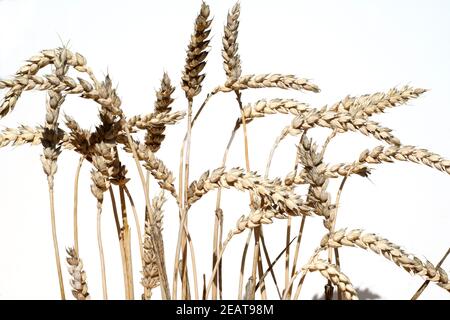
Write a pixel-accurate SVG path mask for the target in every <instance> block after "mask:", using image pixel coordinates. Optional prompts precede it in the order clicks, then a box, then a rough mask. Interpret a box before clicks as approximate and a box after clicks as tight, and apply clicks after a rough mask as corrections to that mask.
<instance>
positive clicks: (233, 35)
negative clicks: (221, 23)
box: [222, 2, 242, 86]
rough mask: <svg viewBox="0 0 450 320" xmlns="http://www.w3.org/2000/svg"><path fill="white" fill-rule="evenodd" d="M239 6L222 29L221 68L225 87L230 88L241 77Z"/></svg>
mask: <svg viewBox="0 0 450 320" xmlns="http://www.w3.org/2000/svg"><path fill="white" fill-rule="evenodd" d="M239 15H240V4H239V2H237V3H236V4H235V5H234V6H233V8H232V9H231V11H230V12H228V16H227V24H226V25H225V27H224V30H223V31H224V36H223V38H222V44H223V48H222V57H223V68H224V70H225V74H226V75H227V81H226V83H225V85H226V86H231V85H232V84H233V83H234V82H236V81H237V79H238V78H239V77H240V76H241V72H242V71H241V59H240V57H239V53H238V48H239V46H238V43H237V37H238V28H239Z"/></svg>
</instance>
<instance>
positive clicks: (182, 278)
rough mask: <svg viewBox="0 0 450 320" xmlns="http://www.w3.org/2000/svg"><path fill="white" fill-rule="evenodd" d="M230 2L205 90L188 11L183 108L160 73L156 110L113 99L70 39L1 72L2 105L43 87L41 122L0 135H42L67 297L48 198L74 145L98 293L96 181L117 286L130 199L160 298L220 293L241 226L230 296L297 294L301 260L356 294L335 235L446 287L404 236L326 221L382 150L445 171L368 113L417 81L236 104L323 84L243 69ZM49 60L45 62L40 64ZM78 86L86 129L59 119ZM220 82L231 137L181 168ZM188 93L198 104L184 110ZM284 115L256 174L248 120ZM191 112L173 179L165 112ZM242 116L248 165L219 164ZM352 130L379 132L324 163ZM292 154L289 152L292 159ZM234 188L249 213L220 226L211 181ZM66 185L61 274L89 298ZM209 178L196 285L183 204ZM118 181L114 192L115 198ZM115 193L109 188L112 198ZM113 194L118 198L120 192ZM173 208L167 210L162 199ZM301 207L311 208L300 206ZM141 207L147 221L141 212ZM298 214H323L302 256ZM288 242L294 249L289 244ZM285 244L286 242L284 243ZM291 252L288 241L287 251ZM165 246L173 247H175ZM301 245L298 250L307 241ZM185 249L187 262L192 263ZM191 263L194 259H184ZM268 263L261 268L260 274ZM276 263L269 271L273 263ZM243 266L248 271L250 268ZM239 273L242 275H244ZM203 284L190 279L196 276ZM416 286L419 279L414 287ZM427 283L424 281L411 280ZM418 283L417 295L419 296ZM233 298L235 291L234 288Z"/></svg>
mask: <svg viewBox="0 0 450 320" xmlns="http://www.w3.org/2000/svg"><path fill="white" fill-rule="evenodd" d="M239 14H240V7H239V4H236V5H235V6H234V7H233V8H232V9H231V11H230V12H229V13H228V17H227V22H226V25H225V27H224V35H223V39H222V43H223V49H222V57H223V66H224V70H225V74H226V81H225V82H224V83H223V84H221V85H219V86H217V87H215V89H214V90H212V91H211V92H209V93H207V94H206V95H205V98H204V100H203V101H199V100H198V96H199V94H200V93H201V91H202V83H203V81H204V78H205V74H203V73H202V70H203V68H204V67H205V65H206V58H207V56H208V47H209V41H210V40H209V39H210V31H211V29H210V25H211V21H212V19H211V18H210V10H209V7H208V5H206V4H205V3H203V4H202V5H201V8H200V12H199V14H198V16H197V18H196V20H195V29H194V32H193V34H192V36H191V39H190V42H189V45H188V47H187V57H186V63H185V68H184V70H183V74H182V79H181V89H182V90H183V91H184V93H185V96H186V99H187V111H186V112H184V111H173V110H172V108H171V105H172V102H173V98H172V95H173V93H174V90H175V87H174V86H173V85H172V82H171V80H170V78H169V75H167V74H166V73H164V75H163V77H162V80H161V86H160V88H159V90H157V92H156V98H155V104H154V109H153V112H151V113H149V114H142V115H136V116H133V117H127V116H126V115H125V114H124V113H123V111H122V109H121V100H120V98H119V96H118V94H117V92H116V89H115V88H114V87H113V83H112V81H111V79H110V77H109V76H108V75H107V76H106V77H105V79H103V80H99V79H97V77H96V76H95V75H94V73H93V72H92V70H91V69H90V68H89V67H88V65H87V62H86V59H85V58H84V57H83V56H82V55H81V54H79V53H74V52H71V51H70V50H69V49H68V48H66V47H61V48H57V49H54V50H44V51H42V52H41V53H39V54H38V55H36V56H33V57H31V58H30V59H28V60H27V63H26V64H25V65H24V66H23V67H21V68H20V69H19V71H17V73H16V74H15V76H14V77H13V78H12V79H10V80H1V81H0V89H6V90H7V92H6V94H5V96H4V98H3V100H2V102H1V105H0V115H1V117H4V116H6V115H7V114H8V113H10V112H11V111H13V109H14V106H15V105H16V102H17V101H18V99H19V98H20V96H21V94H22V93H23V92H24V91H29V90H41V91H46V92H47V93H48V99H47V106H46V116H45V123H44V124H43V125H42V126H39V127H35V128H32V127H29V126H19V127H18V128H15V129H12V128H7V129H5V130H3V131H2V132H1V135H0V145H1V146H2V147H3V146H8V145H22V144H25V143H29V144H32V145H42V148H43V152H42V156H41V161H42V166H43V169H44V172H45V174H46V177H47V183H48V190H49V199H50V208H51V212H50V214H51V223H52V232H53V242H54V243H53V245H54V250H55V261H56V265H57V271H58V277H59V285H60V292H61V298H62V299H65V289H64V284H63V281H62V278H63V276H62V272H63V271H62V268H61V262H60V254H59V251H58V240H57V236H56V225H55V210H54V176H55V174H56V173H57V161H58V156H59V155H60V153H61V152H62V151H66V150H72V151H75V152H76V153H78V154H79V159H80V160H79V165H78V167H77V171H76V177H75V181H76V182H75V183H76V185H77V184H78V177H79V174H80V168H81V166H82V165H83V164H84V163H88V164H89V165H90V166H91V178H92V184H91V191H92V194H93V196H94V197H95V199H96V200H97V238H98V250H99V256H100V261H101V274H102V288H103V298H104V299H107V298H108V290H107V281H106V266H105V261H104V254H103V244H102V236H101V232H100V231H101V218H102V207H103V202H104V200H105V193H106V194H107V198H108V200H110V201H111V202H112V208H113V214H114V215H113V216H114V218H115V224H116V227H117V237H118V239H119V243H120V253H121V257H122V269H123V277H124V287H125V298H126V299H134V298H135V297H134V291H135V288H134V287H135V285H137V284H136V283H135V281H134V279H133V275H132V259H131V237H130V226H129V223H130V222H129V216H128V213H129V212H130V211H129V210H128V209H129V208H131V212H132V213H133V215H132V219H131V220H134V223H135V224H136V230H137V238H138V241H139V248H140V258H141V264H142V279H140V281H139V283H140V285H142V289H141V290H142V296H141V297H138V298H142V299H150V298H151V297H152V291H153V290H154V289H155V288H157V287H159V288H160V290H161V296H162V298H163V299H177V298H182V299H191V298H193V299H209V298H211V299H218V298H222V283H223V280H224V279H223V276H222V259H223V256H224V252H225V251H226V248H227V244H228V243H229V242H230V241H231V240H232V239H233V237H235V236H237V235H239V234H241V233H244V232H247V234H248V237H247V243H246V248H248V247H249V244H250V241H251V239H252V234H253V239H254V245H253V246H252V247H251V248H252V249H253V258H252V268H251V274H250V275H245V274H244V264H245V260H246V259H245V255H246V252H247V250H245V251H244V252H245V253H244V257H243V259H242V261H243V263H242V265H241V274H240V279H239V292H238V297H237V298H238V299H255V296H256V295H257V293H258V291H259V294H260V297H261V298H262V299H265V298H267V294H268V293H267V290H266V286H265V284H264V283H265V282H266V281H269V279H270V278H272V280H273V281H275V283H276V286H277V289H278V294H279V297H280V298H282V299H298V298H299V294H300V292H301V289H302V284H303V282H304V280H305V277H306V275H307V274H308V273H309V272H314V271H319V272H320V274H321V275H323V276H324V277H325V278H326V279H327V281H328V282H327V285H326V286H325V297H326V298H327V299H332V298H333V291H334V292H337V297H338V299H358V294H357V292H356V291H355V289H354V287H353V285H352V283H351V281H350V279H349V278H348V277H347V276H346V275H345V274H344V273H343V271H342V270H341V268H340V261H339V248H340V247H342V246H349V247H354V248H361V249H370V250H371V251H373V252H374V253H376V254H379V255H383V256H384V257H386V258H387V259H389V260H391V261H393V262H394V263H395V264H396V265H397V266H399V267H401V268H403V269H404V270H406V271H407V272H409V273H410V274H412V275H418V276H421V277H422V278H423V279H424V280H426V283H428V282H434V283H435V284H437V285H438V286H440V287H442V288H443V289H445V290H447V291H450V282H449V279H448V276H447V274H446V272H445V271H444V270H443V269H442V268H441V267H440V265H436V266H434V265H433V264H432V263H430V262H429V261H427V260H425V261H424V260H422V259H419V258H418V257H417V256H415V255H413V254H410V253H408V252H406V251H404V250H403V249H402V248H401V247H400V246H398V245H396V244H394V243H392V242H390V241H388V240H386V239H384V238H382V237H380V236H378V235H375V234H373V233H366V232H364V231H362V230H359V229H356V230H347V229H341V230H336V229H335V225H336V219H337V213H338V208H339V199H340V195H341V193H342V190H343V188H344V186H345V182H346V181H347V180H348V179H349V178H350V177H352V176H354V175H359V176H362V177H366V176H368V175H369V174H370V172H371V167H372V166H374V165H376V164H378V163H383V162H394V161H395V160H399V161H412V162H415V163H419V164H425V165H427V166H429V167H432V168H435V169H438V170H440V171H443V172H444V173H447V174H450V160H445V159H443V158H442V157H441V156H439V155H437V154H435V153H432V152H430V151H428V150H425V149H419V148H416V147H414V146H409V145H402V144H401V143H400V140H399V139H398V138H397V137H395V136H394V135H393V134H392V131H391V129H389V128H386V127H383V126H382V125H380V124H379V123H377V122H374V121H372V120H371V119H370V118H371V116H372V115H375V114H379V113H383V112H384V111H385V110H386V109H387V108H393V107H396V106H400V105H403V104H405V103H407V102H408V101H409V100H411V99H414V98H417V97H418V96H420V95H421V94H423V93H424V92H425V91H426V90H424V89H420V88H413V87H410V86H405V87H401V88H393V89H391V90H389V91H388V92H384V93H383V92H377V93H374V94H368V95H363V96H359V97H350V96H347V97H345V98H344V99H343V100H341V101H338V102H336V103H334V104H331V105H329V106H324V107H322V108H314V107H312V106H309V105H308V104H305V103H301V102H298V101H296V100H291V99H272V100H260V101H257V102H255V103H251V104H248V105H243V103H242V99H241V95H242V92H243V91H245V90H251V89H258V88H279V89H286V90H300V91H308V92H314V93H317V92H319V91H320V90H319V88H318V86H317V85H315V84H313V83H311V82H310V81H309V80H307V79H303V78H299V77H296V76H294V75H283V74H242V70H241V61H240V57H239V52H238V42H237V38H238V27H239ZM47 66H51V67H52V68H51V73H50V74H47V75H40V73H41V71H42V70H43V69H45V68H46V67H47ZM69 69H74V70H76V71H77V72H78V73H79V77H77V78H76V79H75V78H72V77H69V76H68V75H67V72H68V70H69ZM70 94H73V95H77V96H79V97H81V98H84V99H89V100H92V101H94V102H95V103H97V104H98V111H99V114H98V115H99V119H100V121H99V122H98V125H97V126H96V127H95V130H93V131H89V130H85V129H82V128H81V127H80V125H79V124H78V123H77V121H76V120H75V119H73V118H71V117H69V116H67V115H65V117H64V120H63V121H64V124H65V126H64V127H61V125H60V123H59V121H60V111H61V106H62V104H63V103H64V99H65V97H66V96H67V95H70ZM218 94H231V95H233V96H234V97H235V98H236V104H237V107H238V108H239V110H240V114H241V116H240V118H239V119H237V121H236V123H235V125H234V127H233V130H232V134H231V137H230V139H229V143H228V145H227V148H226V150H225V153H224V157H223V163H222V165H221V166H220V167H219V168H216V169H214V170H211V171H206V172H205V173H204V174H203V175H202V176H201V177H199V178H198V179H197V180H192V179H190V176H189V168H190V166H189V159H190V146H191V131H192V128H193V126H194V124H195V121H196V119H197V118H198V117H199V115H200V114H201V112H202V110H204V108H205V107H206V106H207V105H208V103H209V101H210V99H211V97H213V96H214V95H218ZM194 106H196V107H197V108H196V113H195V114H193V110H194ZM277 113H278V114H279V113H281V114H289V115H293V120H292V121H291V122H290V124H289V125H287V126H286V127H285V129H283V131H282V132H281V134H280V135H279V137H278V138H277V139H276V141H275V143H274V145H273V148H272V152H271V155H270V158H269V160H268V162H267V167H266V169H265V172H264V173H263V174H258V173H257V172H254V171H250V163H249V157H248V140H247V130H248V125H249V123H250V122H252V121H254V120H256V121H257V118H261V117H265V116H270V115H271V114H277ZM184 118H187V132H186V135H185V137H184V139H183V141H182V144H181V150H180V166H179V175H178V185H177V186H176V185H175V177H174V175H173V174H172V172H171V171H170V170H169V169H168V168H167V167H166V166H165V164H164V162H163V161H162V160H161V159H159V158H158V157H157V156H156V154H157V152H158V150H159V149H160V147H161V144H162V142H163V141H164V138H165V136H164V132H165V129H166V127H167V126H169V125H174V124H177V123H178V122H180V121H181V120H183V119H184ZM315 127H325V128H328V129H329V130H330V134H329V136H328V138H327V139H326V141H325V143H324V144H323V145H321V146H319V145H317V144H316V143H315V142H314V141H312V139H311V138H310V137H308V133H309V130H310V129H312V128H315ZM240 129H242V130H243V133H244V134H243V136H244V141H243V144H244V147H245V149H244V150H245V159H246V162H245V168H231V169H230V168H226V162H227V155H228V150H229V148H230V145H231V144H232V143H233V140H234V137H235V133H236V132H237V131H238V130H240ZM348 131H354V132H360V133H362V134H364V135H366V136H370V137H372V138H374V139H377V140H379V141H380V143H382V145H380V146H379V147H376V148H374V149H372V150H366V151H363V152H362V153H361V154H360V156H359V157H358V158H357V159H356V160H355V161H354V162H352V163H325V162H324V154H325V152H326V148H327V146H328V144H329V143H330V142H331V141H332V140H333V138H334V137H335V136H336V135H338V134H341V133H345V132H348ZM142 133H143V134H144V136H145V138H144V140H143V141H138V140H137V136H138V134H142ZM288 135H291V136H296V137H298V139H299V143H298V145H297V146H296V154H297V157H296V161H295V163H292V167H290V168H289V169H288V170H286V172H287V173H286V176H284V177H278V178H275V179H270V178H269V177H268V174H269V169H270V164H271V159H272V157H273V155H274V152H275V151H276V148H277V146H278V144H279V143H280V142H281V141H282V140H283V139H284V138H285V137H287V136H288ZM125 156H130V157H132V158H133V159H134V162H135V165H136V168H137V170H138V173H139V179H140V182H141V184H142V189H143V192H144V194H145V208H146V209H145V212H143V213H142V215H139V213H138V210H137V209H136V207H137V206H136V205H135V203H134V201H133V198H132V194H131V193H130V191H129V187H128V183H129V180H130V179H129V178H128V177H127V168H126V167H125V166H124V165H123V164H122V162H121V160H120V157H125ZM289 166H290V165H289ZM151 179H154V180H156V181H157V182H158V184H159V186H160V189H161V190H160V191H158V192H157V193H155V195H154V198H153V199H152V200H150V197H151V195H150V194H149V188H148V185H149V181H150V180H151ZM332 179H340V180H341V181H342V182H341V184H340V187H339V190H338V191H337V195H336V197H334V199H332V197H331V195H330V193H329V191H328V189H327V185H328V182H329V181H330V180H332ZM299 185H303V186H306V189H305V190H307V192H306V194H302V195H300V194H299V193H298V190H297V189H296V187H297V186H299ZM230 188H234V189H238V190H240V191H244V192H248V193H249V196H250V197H249V209H248V214H247V215H243V216H242V217H241V218H240V219H239V220H238V221H237V222H236V226H235V228H234V229H233V230H231V231H229V232H228V233H227V232H226V231H227V230H222V229H223V220H224V219H225V218H226V214H225V213H223V211H222V209H221V192H222V191H223V189H230ZM76 190H77V188H75V195H74V213H73V221H74V235H73V236H74V239H73V244H72V246H71V247H70V248H68V249H67V266H68V271H69V273H70V276H71V286H72V293H73V295H74V297H75V298H76V299H80V300H82V299H89V298H90V295H89V289H88V281H87V275H86V272H85V271H84V270H83V263H82V260H81V258H80V255H79V246H78V220H77V219H78V218H77V201H78V196H77V193H76ZM213 190H214V191H216V192H217V201H216V207H215V211H214V212H215V222H214V226H213V230H212V241H213V250H212V268H211V274H210V275H208V276H209V278H208V277H204V279H203V285H202V284H199V281H198V278H197V269H196V261H195V254H194V247H193V243H192V240H191V236H190V233H189V224H188V214H189V210H190V208H191V206H192V205H193V204H194V203H195V202H197V201H198V200H200V199H201V198H202V197H203V195H205V194H206V193H208V192H210V191H213ZM117 193H118V198H117ZM167 196H169V197H171V200H173V201H175V202H176V203H177V204H178V207H179V213H178V214H179V229H178V230H179V232H178V235H177V236H178V238H177V246H176V250H175V253H174V255H175V262H174V267H173V277H172V279H173V281H172V283H169V280H168V279H169V278H168V276H167V269H166V253H167V252H165V247H164V240H163V236H162V226H163V221H164V219H163V207H164V203H165V201H166V197H167ZM117 199H118V200H117ZM116 201H118V202H120V206H119V205H118V204H116ZM171 214H174V213H173V212H171ZM307 217H309V218H307ZM142 219H144V221H142ZM278 219H286V220H287V229H286V239H287V240H286V246H285V249H284V250H283V252H282V253H281V254H280V255H279V256H278V257H277V258H274V257H269V255H268V251H267V249H266V245H265V240H264V233H263V229H264V228H263V226H264V225H265V224H270V223H273V222H274V221H276V220H278ZM292 219H300V220H301V222H300V230H299V231H298V236H297V237H295V238H294V239H295V240H296V241H295V242H294V240H291V220H292ZM307 219H322V220H323V224H324V227H325V230H324V235H323V239H322V241H321V242H320V244H318V246H317V249H316V250H315V251H314V252H313V253H312V254H311V256H310V259H309V261H308V263H307V264H306V265H304V266H299V265H298V257H299V254H300V245H301V240H302V234H303V231H304V227H305V223H306V220H307ZM291 244H292V246H293V248H292V249H290V246H291ZM292 251H293V252H292ZM289 252H290V253H289ZM171 254H172V253H171ZM306 254H307V253H306ZM283 255H284V256H285V259H286V261H285V266H286V267H285V270H284V271H285V274H284V281H277V275H276V274H275V272H274V271H273V265H274V264H275V263H276V262H277V261H278V260H279V258H280V257H281V256H283ZM189 260H190V266H192V269H191V268H188V262H189ZM188 269H191V270H188ZM267 275H269V276H267ZM278 277H279V275H278ZM244 279H248V280H247V281H246V282H245V281H244ZM244 282H245V283H244ZM199 286H200V288H199ZM424 287H425V286H424ZM424 287H423V288H424ZM421 291H423V289H422V290H421ZM419 294H420V292H419V293H418V294H417V295H416V297H415V298H417V296H418V295H419ZM233 298H235V297H233Z"/></svg>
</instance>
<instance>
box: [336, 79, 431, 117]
mask: <svg viewBox="0 0 450 320" xmlns="http://www.w3.org/2000/svg"><path fill="white" fill-rule="evenodd" d="M426 91H427V90H425V89H421V88H412V87H410V86H404V87H401V88H392V89H390V90H388V91H387V92H386V93H385V92H376V93H374V94H366V95H363V96H360V97H350V96H347V97H345V98H344V99H343V100H341V101H339V102H337V103H335V104H334V105H333V106H331V107H330V110H332V111H340V112H343V111H347V112H350V113H351V114H352V115H355V116H358V117H365V118H367V117H370V116H371V115H373V114H376V113H383V112H384V111H385V109H387V108H393V107H397V106H400V105H403V104H405V103H407V102H408V101H409V100H411V99H414V98H417V97H419V96H420V95H421V94H423V93H425V92H426Z"/></svg>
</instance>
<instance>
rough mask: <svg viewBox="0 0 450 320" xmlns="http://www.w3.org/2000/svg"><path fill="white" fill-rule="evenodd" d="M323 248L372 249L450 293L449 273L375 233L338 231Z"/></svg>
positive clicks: (326, 239) (326, 237)
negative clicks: (355, 247) (356, 247)
mask: <svg viewBox="0 0 450 320" xmlns="http://www.w3.org/2000/svg"><path fill="white" fill-rule="evenodd" d="M321 246H322V247H331V248H339V247H341V246H349V247H354V246H358V247H360V248H362V249H365V250H367V249H370V250H372V251H373V252H375V253H376V254H379V255H382V256H384V257H385V258H386V259H388V260H391V261H393V262H394V263H395V264H396V265H398V266H399V267H401V268H403V269H404V270H406V271H407V272H409V273H411V274H415V275H420V276H421V277H422V278H424V279H425V280H429V281H432V282H435V283H436V284H438V285H439V286H441V287H442V288H444V289H445V290H447V291H449V292H450V282H449V279H448V276H447V273H446V272H445V271H444V270H443V269H442V268H435V267H434V266H433V264H431V263H430V262H429V261H426V262H423V261H422V260H420V259H419V258H417V257H416V256H415V255H412V254H410V253H407V252H405V251H404V250H402V249H401V248H400V246H398V245H396V244H394V243H392V242H390V241H389V240H387V239H384V238H382V237H380V236H377V235H375V234H373V233H363V231H362V230H360V229H354V230H350V231H346V230H345V229H342V230H339V231H336V232H334V233H332V234H331V235H326V236H325V237H324V238H323V239H322V241H321Z"/></svg>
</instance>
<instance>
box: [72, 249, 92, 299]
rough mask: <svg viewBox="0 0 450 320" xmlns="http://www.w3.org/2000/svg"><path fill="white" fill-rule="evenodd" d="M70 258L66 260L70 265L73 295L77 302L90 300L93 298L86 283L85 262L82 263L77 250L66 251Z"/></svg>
mask: <svg viewBox="0 0 450 320" xmlns="http://www.w3.org/2000/svg"><path fill="white" fill-rule="evenodd" d="M66 252H67V255H68V257H67V258H66V260H67V264H68V265H69V274H70V276H71V277H72V279H70V285H71V286H72V294H73V296H74V297H75V299H77V300H90V299H91V296H90V295H89V292H88V286H87V282H86V272H85V271H84V270H83V261H81V259H80V257H79V256H78V253H77V251H76V250H75V248H67V249H66Z"/></svg>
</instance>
